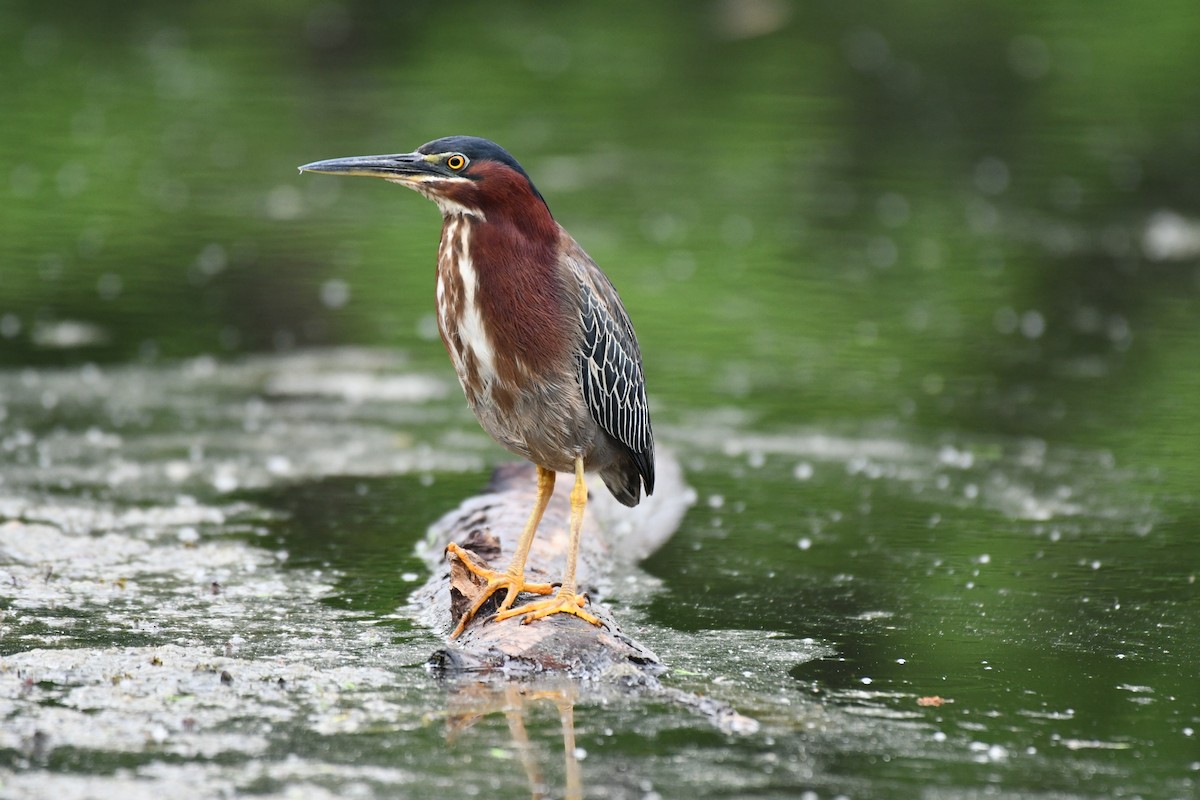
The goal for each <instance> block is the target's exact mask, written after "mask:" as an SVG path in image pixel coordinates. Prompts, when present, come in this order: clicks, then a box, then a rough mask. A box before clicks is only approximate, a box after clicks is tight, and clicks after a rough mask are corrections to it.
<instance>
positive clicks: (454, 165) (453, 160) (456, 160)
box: [446, 153, 467, 172]
mask: <svg viewBox="0 0 1200 800" xmlns="http://www.w3.org/2000/svg"><path fill="white" fill-rule="evenodd" d="M466 165H467V159H466V158H465V157H464V156H460V155H458V154H457V153H455V154H454V155H452V156H450V157H449V158H447V159H446V166H447V167H449V168H450V169H452V170H454V171H455V172H458V171H459V170H460V169H462V168H463V167H465V166H466Z"/></svg>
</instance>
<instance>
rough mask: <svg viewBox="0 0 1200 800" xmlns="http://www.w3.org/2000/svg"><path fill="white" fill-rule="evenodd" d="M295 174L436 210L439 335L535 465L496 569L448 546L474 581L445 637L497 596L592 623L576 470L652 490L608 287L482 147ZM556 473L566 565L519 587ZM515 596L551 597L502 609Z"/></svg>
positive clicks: (484, 422) (625, 331)
mask: <svg viewBox="0 0 1200 800" xmlns="http://www.w3.org/2000/svg"><path fill="white" fill-rule="evenodd" d="M300 172H301V173H304V172H316V173H328V174H333V175H348V176H364V177H372V178H382V179H383V180H386V181H389V182H391V183H396V184H399V185H401V186H406V187H408V188H410V189H414V190H415V191H416V192H417V193H418V194H421V195H423V196H424V197H426V198H428V199H429V200H432V201H433V202H434V203H435V204H437V207H438V209H439V210H440V211H441V214H442V234H441V242H440V244H439V245H438V251H437V283H436V309H437V323H438V332H439V333H440V335H441V339H442V342H443V344H444V345H445V347H446V351H447V352H448V353H449V355H450V361H451V362H452V364H453V365H454V371H455V373H456V374H457V375H458V379H459V382H460V383H461V384H462V389H463V394H464V395H465V396H466V400H467V404H468V405H469V406H470V408H471V410H472V411H473V412H474V413H475V417H476V418H477V419H478V420H479V423H480V425H481V426H482V427H483V429H484V430H485V431H486V432H487V433H488V434H489V435H490V436H491V437H492V438H493V439H494V440H496V442H498V443H499V444H500V445H502V446H503V447H505V448H507V449H508V450H509V451H511V452H513V453H515V454H517V455H518V456H521V457H523V458H525V459H527V460H529V461H532V462H533V463H534V464H535V465H536V472H537V492H536V495H535V500H534V505H533V509H532V510H531V511H530V514H529V518H528V521H527V522H526V524H525V527H524V528H523V530H522V532H521V535H520V537H519V539H518V541H517V547H516V550H515V552H514V553H513V557H512V560H511V562H510V563H509V565H508V567H507V568H506V569H504V570H502V571H501V570H493V569H490V568H487V567H483V566H481V565H477V564H475V563H473V562H472V560H471V559H468V558H466V557H465V555H464V551H463V549H462V548H460V547H459V546H458V545H457V544H451V545H450V546H449V547H448V548H447V550H448V551H449V552H450V553H452V554H453V555H454V556H455V557H457V558H458V559H459V560H460V561H461V562H462V563H463V565H464V566H466V567H467V569H469V570H471V571H472V572H474V573H475V574H477V575H479V576H480V577H481V578H482V579H484V580H486V585H485V586H484V589H483V591H482V593H481V594H480V595H479V596H478V597H477V598H476V600H475V601H474V603H473V604H472V605H471V606H470V608H469V609H468V610H467V611H466V612H465V613H464V614H463V615H462V616H461V617H460V619H459V621H458V624H457V626H456V627H455V629H454V630H453V632H452V633H451V634H450V635H451V638H457V637H458V636H459V635H461V634H462V632H463V631H464V630H465V629H466V627H467V625H468V623H470V621H471V620H472V619H473V618H474V617H475V615H476V614H478V613H479V611H480V609H482V608H483V606H484V605H485V604H486V603H487V602H488V600H489V599H490V598H491V597H492V596H493V595H495V594H496V593H498V592H499V591H501V590H503V591H504V593H505V594H504V597H503V599H502V600H501V601H500V603H499V607H498V609H497V611H496V613H495V614H494V616H493V619H495V620H497V621H498V620H503V619H509V618H513V617H521V621H522V622H524V623H529V622H532V621H533V620H536V619H542V618H545V617H548V616H551V615H553V614H571V615H574V616H576V617H579V618H581V619H583V620H585V621H586V622H589V623H591V624H592V625H596V626H599V625H601V622H600V620H599V618H598V617H596V616H595V615H594V614H592V613H591V612H589V611H587V610H586V608H585V606H586V605H587V604H588V600H587V597H586V595H584V594H580V593H579V592H578V591H577V589H578V587H577V586H576V582H575V565H576V561H577V560H578V556H579V542H580V535H581V529H582V525H583V516H584V510H585V508H586V506H587V500H588V489H587V485H586V483H585V477H584V476H585V473H587V472H597V473H599V475H600V478H601V479H602V480H603V482H604V484H605V486H606V487H607V488H608V490H609V491H610V492H611V493H612V494H613V496H614V497H616V499H617V500H618V501H619V502H621V503H622V504H624V505H626V506H636V505H637V504H638V503H639V502H640V500H641V497H642V491H643V490H644V491H645V494H646V495H650V494H652V493H653V492H654V432H653V430H652V428H651V423H650V412H649V407H648V404H647V401H646V381H645V373H644V369H643V366H642V354H641V349H640V348H639V346H638V341H637V336H636V335H635V333H634V330H633V323H632V322H631V321H630V319H629V314H628V313H627V312H626V311H625V307H624V305H623V304H622V302H621V298H620V296H619V295H618V294H617V290H616V289H615V288H614V286H613V284H612V282H611V281H610V280H609V278H608V276H606V275H605V274H604V273H603V272H602V271H601V270H600V268H599V267H598V266H597V265H596V263H595V261H593V260H592V259H591V257H590V256H588V254H587V253H586V252H585V251H584V250H583V248H582V247H580V245H579V244H578V243H577V242H576V241H575V239H574V238H572V236H571V235H570V234H569V233H567V231H566V229H565V228H563V226H562V225H560V224H559V223H558V221H557V220H556V219H555V218H554V216H553V214H551V212H550V207H549V205H548V204H547V203H546V200H545V198H544V197H543V196H542V194H541V192H539V191H538V189H537V187H535V186H534V184H533V181H532V180H531V179H530V177H529V174H528V173H527V172H526V171H525V169H524V168H523V167H522V166H521V165H520V164H519V163H518V162H517V160H516V159H515V158H514V157H513V156H512V155H511V154H510V153H509V152H508V151H507V150H505V149H504V148H503V147H501V146H500V145H498V144H496V143H495V142H492V141H489V140H487V139H483V138H479V137H476V136H447V137H443V138H440V139H435V140H433V141H431V142H427V143H426V144H423V145H421V146H420V147H418V148H417V149H416V150H415V151H414V152H411V153H399V154H393V155H377V156H352V157H349V158H334V159H328V160H323V161H315V162H313V163H311V164H305V165H304V166H302V167H300ZM559 472H563V473H573V474H574V484H573V486H572V489H571V492H570V515H569V522H568V535H569V538H568V551H567V563H566V567H565V570H564V573H563V576H562V580H561V581H560V582H559V583H558V585H557V586H558V588H557V591H555V588H554V584H548V583H535V582H532V581H529V580H528V579H527V577H526V575H525V562H526V560H527V558H528V556H529V550H530V547H531V546H532V544H533V540H534V538H535V536H536V535H537V529H538V525H539V523H540V522H541V519H542V514H543V512H544V511H545V509H546V506H547V504H548V503H549V501H550V497H551V495H552V494H553V492H554V486H555V480H556V475H557V473H559ZM522 593H531V594H534V595H542V596H546V595H551V593H553V595H552V596H549V597H543V598H542V599H537V600H531V601H528V602H526V603H525V604H523V605H519V606H516V607H514V603H515V601H516V600H517V599H518V597H519V596H520V595H521V594H522Z"/></svg>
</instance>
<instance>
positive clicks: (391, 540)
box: [0, 0, 1200, 800]
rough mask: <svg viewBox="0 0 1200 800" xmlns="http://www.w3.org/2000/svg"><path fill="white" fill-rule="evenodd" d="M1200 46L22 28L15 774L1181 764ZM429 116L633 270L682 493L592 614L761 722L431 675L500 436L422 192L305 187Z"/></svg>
mask: <svg viewBox="0 0 1200 800" xmlns="http://www.w3.org/2000/svg"><path fill="white" fill-rule="evenodd" d="M1160 5H1161V4H1160ZM1197 28H1198V23H1197V22H1196V20H1195V15H1194V14H1193V13H1192V9H1191V6H1190V5H1189V4H1186V3H1183V2H1175V3H1168V4H1166V5H1161V7H1160V8H1158V9H1157V11H1156V13H1155V14H1154V15H1149V16H1148V15H1146V14H1145V13H1144V10H1143V9H1141V8H1139V7H1138V6H1135V5H1134V4H1132V3H1124V4H1121V3H1118V4H1109V5H1107V6H1103V7H1096V8H1089V9H1088V10H1087V11H1086V13H1085V12H1083V11H1082V10H1081V9H1079V8H1078V7H1077V6H1076V4H1072V3H1067V2H1050V3H1038V4H1032V3H1028V4H1025V3H1017V4H1013V3H1004V4H1000V3H983V4H975V5H973V6H970V7H969V8H967V7H963V6H961V4H951V3H933V4H926V5H925V6H923V7H922V8H920V9H906V10H905V12H904V13H903V14H898V13H897V12H896V11H895V10H894V9H891V8H890V7H885V6H883V5H879V6H871V5H868V6H855V7H853V8H850V7H844V6H843V5H839V4H833V3H819V4H805V5H792V4H788V3H783V2H770V0H757V2H751V1H750V0H741V1H738V0H730V1H729V2H720V3H712V4H707V5H705V6H703V7H697V6H695V5H694V4H682V3H681V4H673V3H664V4H656V5H654V6H653V7H643V6H642V5H636V4H630V5H628V6H627V7H624V8H622V9H621V10H620V12H619V13H616V12H614V11H612V10H610V9H609V8H607V7H605V8H599V7H597V8H594V9H593V8H570V7H564V8H553V9H552V8H544V7H534V6H529V7H524V6H514V7H508V8H504V9H498V8H495V7H493V6H492V5H489V4H464V5H461V6H455V7H453V8H447V7H445V6H444V5H434V4H421V3H410V4H404V5H403V6H398V7H394V8H393V7H387V8H382V7H381V8H367V7H363V6H350V5H338V4H322V5H315V6H312V7H308V8H302V7H297V8H294V9H291V8H289V9H281V8H274V7H270V8H268V7H267V6H263V5H254V4H251V5H247V4H245V3H242V4H232V3H217V4H209V5H206V6H205V7H204V10H203V11H201V10H198V9H188V8H183V7H175V6H162V7H158V6H156V5H155V4H139V5H125V6H121V7H120V8H110V9H106V10H105V12H104V14H103V15H97V14H90V13H89V12H85V11H83V10H76V11H75V12H73V13H72V14H71V15H66V14H56V13H55V12H52V11H46V10H35V9H33V8H32V7H30V8H22V7H14V8H8V9H5V10H3V11H0V42H2V43H3V44H4V46H3V47H0V69H2V70H3V71H4V72H3V74H4V77H5V78H7V80H6V81H5V85H6V87H7V88H6V94H5V97H4V107H5V118H6V120H8V124H6V125H5V126H2V130H0V197H3V198H4V199H3V208H4V213H3V214H0V242H3V244H2V245H0V366H2V370H0V719H2V720H3V723H2V724H0V796H5V797H8V796H12V797H43V796H49V795H55V796H61V797H75V796H78V797H87V796H96V795H97V794H101V795H108V796H115V795H122V796H129V797H140V796H147V797H148V796H151V795H153V796H161V795H162V794H163V793H164V792H171V791H175V792H177V793H181V794H187V795H188V796H214V797H215V796H229V795H231V794H235V793H258V794H263V795H266V796H280V797H283V796H305V797H309V796H312V797H322V796H330V797H335V796H336V797H347V796H366V797H370V796H379V797H392V796H423V795H428V794H431V793H434V792H443V793H447V792H455V793H458V794H468V795H469V794H478V793H483V792H493V793H495V794H496V795H497V796H505V797H507V796H525V795H526V794H528V793H530V791H531V785H532V786H533V787H535V790H538V789H537V787H544V789H545V791H546V792H547V793H548V794H549V795H550V796H562V795H568V796H569V795H571V794H577V793H583V794H584V795H585V796H588V797H638V798H642V797H654V796H655V795H656V794H657V795H658V796H661V797H684V796H693V797H817V798H822V800H824V799H825V798H833V797H839V796H844V797H849V798H869V797H895V796H922V797H931V798H940V797H984V796H986V797H1047V798H1050V797H1055V798H1057V797H1096V798H1101V797H1104V798H1108V797H1188V796H1192V795H1194V794H1195V791H1196V789H1195V784H1196V780H1197V777H1196V776H1197V772H1200V746H1197V741H1196V730H1197V729H1200V697H1198V696H1197V691H1196V688H1195V680H1194V675H1195V669H1194V666H1193V665H1194V664H1195V663H1196V662H1197V656H1198V653H1197V651H1196V645H1195V641H1196V638H1197V637H1196V630H1197V625H1198V623H1200V615H1198V612H1197V606H1196V588H1195V581H1196V569H1197V566H1196V565H1197V563H1198V562H1197V555H1198V552H1197V547H1196V545H1195V543H1194V539H1195V536H1194V533H1195V520H1196V519H1197V500H1196V497H1197V495H1196V491H1195V486H1196V485H1197V480H1198V479H1200V474H1198V469H1197V464H1196V459H1195V453H1196V452H1197V451H1198V447H1200V405H1198V404H1197V403H1196V402H1195V400H1194V398H1195V397H1197V396H1200V377H1198V376H1200V372H1197V370H1196V357H1195V354H1196V352H1198V351H1200V325H1198V324H1197V322H1196V320H1197V319H1200V315H1198V312H1200V215H1198V214H1197V211H1196V209H1197V208H1200V172H1198V171H1197V169H1196V168H1195V166H1194V165H1195V164H1197V163H1200V160H1198V158H1197V156H1198V155H1200V112H1198V111H1197V109H1200V96H1197V89H1196V88H1195V85H1194V82H1189V81H1186V80H1181V79H1180V76H1184V75H1191V74H1195V73H1196V71H1197V68H1198V67H1200V48H1198V47H1197V45H1196V42H1197V41H1200V37H1198V36H1197V34H1200V30H1198V29H1197ZM1114 31H1120V32H1121V35H1120V36H1115V35H1113V32H1114ZM449 133H477V134H481V135H485V136H489V137H491V138H494V139H496V140H498V141H500V142H501V143H502V144H504V145H506V146H507V147H508V148H509V149H511V150H512V151H513V152H514V153H515V154H516V155H517V157H518V158H519V159H521V161H522V163H523V164H524V165H525V167H526V168H527V170H528V171H529V172H530V174H531V175H532V176H533V177H534V180H535V181H536V182H537V183H538V185H539V188H540V189H541V190H542V192H543V193H544V194H545V195H546V197H547V199H548V200H549V202H550V206H551V208H552V209H553V210H554V212H555V214H556V216H557V217H558V218H559V220H560V221H562V222H563V224H564V225H566V227H567V228H568V229H569V230H570V231H571V232H572V233H573V234H574V235H575V236H576V238H577V239H579V240H580V242H581V243H582V244H583V245H584V247H585V248H587V250H588V251H589V252H590V253H591V255H592V256H593V257H595V258H596V260H597V261H598V262H599V263H600V264H601V265H602V266H603V267H604V268H605V269H606V271H607V272H608V273H609V274H610V275H611V276H612V278H613V280H614V282H615V283H616V284H617V286H618V287H619V288H620V290H621V293H622V296H623V298H624V299H625V303H626V306H627V307H628V308H629V310H630V313H631V316H632V317H633V319H634V322H635V323H636V325H637V329H638V333H639V337H640V339H641V342H642V347H643V350H644V352H645V356H646V371H647V374H648V376H649V381H650V395H651V400H652V404H653V411H654V415H655V422H656V428H657V431H658V435H659V439H660V440H661V441H663V442H665V443H667V444H669V445H670V446H671V447H672V448H674V449H675V450H676V452H677V453H678V454H679V455H680V457H681V459H682V460H683V463H684V466H685V469H686V470H687V477H688V480H689V482H690V483H691V485H692V486H693V487H694V489H695V491H696V496H697V502H696V504H695V505H694V506H693V508H692V510H691V512H690V513H689V515H688V516H687V518H686V519H685V521H684V525H683V527H682V529H681V530H680V531H679V533H678V534H677V535H676V536H675V537H674V538H673V539H672V540H671V541H670V542H669V543H668V544H667V545H666V547H665V548H664V549H662V550H661V551H659V552H658V553H656V554H655V555H654V556H652V557H651V558H650V559H649V560H648V561H647V562H645V563H644V564H643V565H642V567H641V569H640V570H639V571H637V572H634V573H632V574H630V575H628V576H627V578H628V580H627V581H626V582H625V584H623V588H622V589H621V591H618V592H615V593H614V597H613V598H612V599H613V601H614V603H615V607H616V611H617V614H618V616H619V617H620V618H621V620H622V622H623V624H624V625H625V626H626V627H627V628H628V629H629V630H630V631H631V632H634V633H635V634H636V635H637V636H638V637H639V638H641V639H643V640H645V641H646V643H647V644H649V645H650V646H651V647H652V648H653V649H654V650H655V651H656V652H658V654H659V655H660V656H661V657H662V658H663V659H664V660H665V661H666V662H667V663H668V664H669V665H671V666H672V667H673V668H674V671H673V672H672V673H671V674H670V675H669V676H668V678H667V681H668V683H669V684H670V685H671V686H673V687H676V688H680V689H684V690H687V691H692V692H700V693H704V694H709V695H712V696H713V697H715V698H717V699H719V700H722V701H724V702H728V703H732V704H733V705H734V706H736V707H737V708H738V709H739V711H741V712H743V713H745V714H747V715H750V716H752V717H755V718H756V719H758V720H759V722H760V723H761V727H760V729H759V731H758V732H757V733H754V734H751V735H744V736H735V735H727V734H724V733H722V732H720V731H718V730H716V729H715V728H714V727H713V726H712V725H711V724H710V723H709V722H708V721H707V720H705V719H704V718H703V717H701V716H699V715H697V714H696V713H694V711H692V710H689V709H687V708H684V707H680V706H676V705H673V704H671V703H669V702H663V701H654V700H648V699H646V698H638V697H630V696H624V695H619V694H612V693H609V692H603V691H601V690H600V689H599V688H597V687H586V686H585V687H579V686H572V685H569V684H560V685H554V684H550V685H544V686H541V685H540V686H538V687H536V688H527V691H526V692H525V693H524V694H521V693H516V694H514V693H513V691H512V689H511V688H510V687H504V686H490V687H477V686H473V685H464V686H446V685H443V684H440V683H438V682H436V681H434V680H433V679H432V678H431V677H430V676H429V675H427V674H426V672H425V671H424V670H423V669H422V668H421V666H420V665H421V664H422V662H423V661H424V659H425V658H426V657H427V656H428V655H429V653H431V652H432V651H433V650H435V649H436V648H438V647H440V646H441V645H442V643H441V641H440V640H439V639H437V638H436V637H434V636H433V635H431V634H430V633H428V632H426V631H424V630H423V629H421V628H420V627H419V626H418V625H416V624H414V622H413V621H412V618H411V616H410V615H409V614H408V613H407V612H406V610H405V603H406V598H407V595H408V592H409V591H410V590H411V589H412V588H415V586H416V585H418V584H419V583H420V581H421V580H423V578H424V575H425V573H424V567H423V565H422V562H421V561H420V560H419V559H418V558H417V557H416V555H415V554H414V552H413V545H414V544H415V543H416V541H417V540H418V539H419V538H420V536H421V535H422V534H423V532H424V529H425V527H426V526H427V525H428V523H429V522H430V521H432V520H433V519H435V518H436V517H437V516H439V515H440V514H441V513H442V512H443V511H445V510H447V509H448V508H450V507H452V506H453V505H455V504H456V503H457V502H458V501H459V500H460V499H462V498H463V497H465V496H467V495H469V494H471V493H473V492H475V491H477V490H478V487H479V486H481V485H482V483H483V481H484V480H485V478H486V474H487V470H488V468H489V466H490V465H491V464H494V463H496V462H498V461H499V460H501V459H503V458H505V455H504V453H502V452H501V451H500V450H499V449H498V448H496V447H494V446H493V445H491V444H490V443H489V442H488V441H487V440H486V439H485V437H484V436H483V434H482V433H480V432H479V431H478V428H477V426H476V425H475V423H474V421H473V420H472V419H471V418H470V415H469V413H468V412H467V411H466V409H465V408H464V407H463V404H462V402H461V401H460V400H459V399H458V398H459V396H460V395H459V392H458V389H457V387H456V386H454V385H453V378H452V376H451V374H450V370H449V366H448V364H447V362H446V359H445V356H444V354H443V353H442V352H441V345H440V343H438V342H437V337H436V331H435V329H434V325H433V298H432V295H433V288H432V284H433V272H432V259H433V254H434V251H435V249H436V237H437V230H438V221H437V214H436V211H435V210H434V208H433V207H432V205H431V204H429V203H427V202H426V201H424V200H422V199H421V198H419V197H417V196H415V195H413V194H412V193H409V192H404V191H401V190H400V189H398V188H397V187H393V186H389V185H386V184H383V183H382V182H373V181H367V180H357V179H356V180H349V179H347V180H334V179H331V178H327V177H323V176H298V175H296V174H295V171H294V169H295V167H296V166H297V165H298V164H301V163H306V162H308V161H312V160H314V159H318V158H326V157H335V156H343V155H353V154H363V153H377V152H397V151H402V150H409V149H412V148H414V147H416V146H417V145H419V144H420V143H422V142H424V141H426V140H428V139H432V138H435V137H437V136H441V135H445V134H449ZM619 585H620V584H619ZM222 673H227V674H228V675H229V680H227V681H224V680H223V679H222ZM281 680H282V683H281V682H280V681H281ZM564 721H565V722H566V723H569V724H567V726H566V727H567V729H568V730H569V731H571V736H573V747H572V746H571V741H570V739H569V737H568V738H564V733H563V728H564ZM806 792H807V793H809V794H807V795H806V794H805V793H806Z"/></svg>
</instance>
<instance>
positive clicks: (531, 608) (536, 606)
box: [496, 589, 604, 627]
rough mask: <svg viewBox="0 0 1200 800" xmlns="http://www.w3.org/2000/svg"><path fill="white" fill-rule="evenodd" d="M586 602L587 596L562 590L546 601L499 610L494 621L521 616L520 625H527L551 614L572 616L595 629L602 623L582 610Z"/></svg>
mask: <svg viewBox="0 0 1200 800" xmlns="http://www.w3.org/2000/svg"><path fill="white" fill-rule="evenodd" d="M587 601H588V600H587V595H582V594H575V593H574V592H565V593H564V592H563V590H562V589H559V590H558V592H557V593H556V594H555V595H554V597H550V598H548V599H546V600H534V601H533V602H532V603H526V604H525V605H523V606H519V607H517V608H510V609H508V610H507V611H505V610H501V611H500V612H498V613H497V614H496V621H497V622H499V621H500V620H502V619H508V618H509V617H519V616H522V615H523V616H524V617H525V619H523V620H521V623H522V624H523V625H528V624H529V623H531V622H533V621H534V620H535V619H541V618H542V617H548V616H550V615H551V614H574V615H575V616H577V617H579V618H580V619H582V620H586V621H587V622H590V623H592V624H593V625H595V626H597V627H599V626H601V625H603V624H604V623H602V622H601V621H600V618H599V617H597V616H595V615H594V614H589V613H588V612H586V611H584V610H583V607H584V606H585V605H587Z"/></svg>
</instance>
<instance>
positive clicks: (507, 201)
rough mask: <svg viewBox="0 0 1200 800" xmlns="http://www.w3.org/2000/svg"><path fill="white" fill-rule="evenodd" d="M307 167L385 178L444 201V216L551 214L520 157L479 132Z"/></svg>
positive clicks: (305, 169)
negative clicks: (408, 150)
mask: <svg viewBox="0 0 1200 800" xmlns="http://www.w3.org/2000/svg"><path fill="white" fill-rule="evenodd" d="M300 171H301V172H328V173H331V174H334V175H362V176H366V177H370V178H383V179H384V180H386V181H390V182H392V183H399V184H401V185H403V186H407V187H409V188H410V189H414V190H416V191H418V192H420V193H421V194H423V195H424V196H425V197H428V198H429V199H430V200H432V201H434V202H435V203H437V204H438V207H439V208H440V209H441V211H442V214H443V216H447V217H448V216H453V215H458V214H466V215H470V216H474V217H479V218H482V219H488V218H489V217H495V216H509V215H517V216H528V215H531V214H532V215H534V216H542V215H547V216H548V215H549V209H548V208H547V206H546V201H545V200H544V199H543V198H542V195H541V193H540V192H538V190H537V188H536V187H534V185H533V181H531V180H530V179H529V175H527V174H526V173H525V170H524V169H522V168H521V165H520V164H518V163H517V160H516V159H515V158H513V157H512V155H510V154H509V152H508V151H507V150H505V149H504V148H503V147H501V146H500V145H498V144H496V143H495V142H490V141H488V140H487V139H480V138H479V137H477V136H447V137H445V138H442V139H435V140H433V141H432V142H428V143H427V144H423V145H421V146H420V147H418V148H417V149H416V151H415V152H412V153H398V154H395V155H385V156H352V157H350V158H331V159H329V160H327V161H314V162H313V163H311V164H305V165H304V166H302V167H300Z"/></svg>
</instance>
